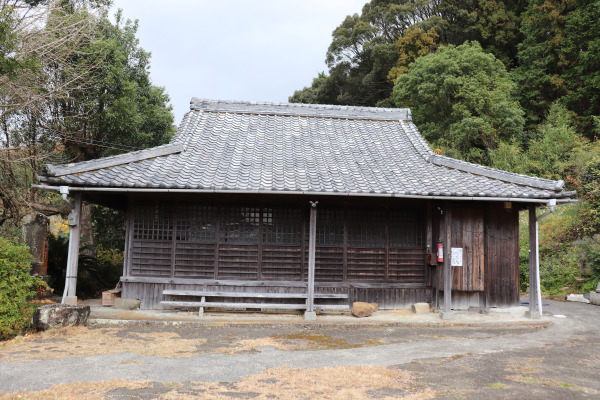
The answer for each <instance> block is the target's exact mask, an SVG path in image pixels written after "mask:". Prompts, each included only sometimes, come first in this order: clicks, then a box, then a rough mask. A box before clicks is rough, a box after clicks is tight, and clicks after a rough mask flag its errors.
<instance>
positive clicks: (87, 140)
mask: <svg viewBox="0 0 600 400" xmlns="http://www.w3.org/2000/svg"><path fill="white" fill-rule="evenodd" d="M53 133H55V134H56V135H58V136H61V137H63V138H65V139H67V140H72V141H74V142H77V143H83V144H91V145H93V146H98V147H104V148H110V149H113V150H125V149H134V150H144V148H143V147H135V146H129V145H126V144H118V143H112V142H106V141H104V140H96V139H90V138H82V137H78V136H71V135H67V134H64V133H59V132H53ZM97 143H101V144H97ZM115 146H117V147H115Z"/></svg>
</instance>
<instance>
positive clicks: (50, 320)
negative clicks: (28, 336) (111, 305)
mask: <svg viewBox="0 0 600 400" xmlns="http://www.w3.org/2000/svg"><path fill="white" fill-rule="evenodd" d="M89 316H90V306H71V305H67V304H46V305H43V306H41V307H38V308H37V309H36V310H35V311H34V313H33V317H32V318H31V323H32V324H33V326H35V327H36V328H37V329H39V330H46V329H55V328H64V327H68V326H76V325H85V324H86V322H87V319H88V317H89Z"/></svg>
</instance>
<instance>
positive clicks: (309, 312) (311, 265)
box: [304, 201, 318, 320]
mask: <svg viewBox="0 0 600 400" xmlns="http://www.w3.org/2000/svg"><path fill="white" fill-rule="evenodd" d="M317 203H318V202H317V201H315V202H313V201H311V202H310V206H311V207H310V221H309V228H308V286H307V288H306V295H307V298H306V312H305V313H304V318H305V319H310V320H313V319H316V318H317V315H316V313H315V311H314V304H315V252H316V244H317Z"/></svg>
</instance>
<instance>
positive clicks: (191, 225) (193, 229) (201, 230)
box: [177, 203, 217, 243]
mask: <svg viewBox="0 0 600 400" xmlns="http://www.w3.org/2000/svg"><path fill="white" fill-rule="evenodd" d="M177 240H178V241H184V242H202V243H214V242H216V241H217V207H215V206H209V205H205V204H193V203H180V204H179V207H178V208H177Z"/></svg>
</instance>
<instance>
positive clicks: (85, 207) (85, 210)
mask: <svg viewBox="0 0 600 400" xmlns="http://www.w3.org/2000/svg"><path fill="white" fill-rule="evenodd" d="M79 226H80V232H81V242H82V243H83V244H84V245H86V246H93V245H94V234H93V232H92V205H91V204H90V203H88V202H85V201H84V202H82V204H81V219H80V225H79ZM82 253H83V254H86V255H89V256H92V255H95V251H93V250H91V249H86V250H83V251H82Z"/></svg>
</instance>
